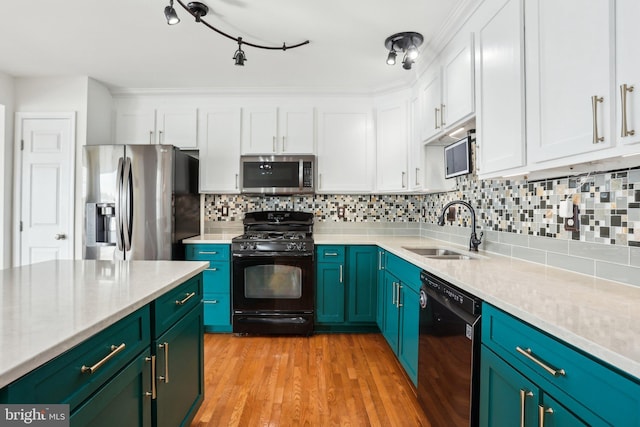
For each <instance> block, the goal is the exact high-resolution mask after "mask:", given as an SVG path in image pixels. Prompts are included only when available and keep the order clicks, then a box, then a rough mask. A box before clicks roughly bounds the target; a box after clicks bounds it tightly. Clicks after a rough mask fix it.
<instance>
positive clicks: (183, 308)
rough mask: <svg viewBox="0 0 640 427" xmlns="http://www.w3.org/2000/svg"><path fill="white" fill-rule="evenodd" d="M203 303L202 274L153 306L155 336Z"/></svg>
mask: <svg viewBox="0 0 640 427" xmlns="http://www.w3.org/2000/svg"><path fill="white" fill-rule="evenodd" d="M201 301H202V273H200V274H198V275H196V276H194V277H192V278H191V279H189V280H187V281H186V282H184V283H183V284H182V285H180V286H178V287H177V288H175V289H173V290H171V291H169V292H167V293H166V294H164V295H162V296H161V297H159V298H158V299H156V300H155V301H154V303H153V305H152V308H153V316H154V319H155V323H154V330H153V336H154V337H158V336H159V335H161V334H162V333H164V332H165V331H166V330H167V329H169V328H170V327H171V325H173V324H174V323H175V322H177V321H178V320H179V319H180V318H181V317H182V316H184V315H185V314H187V313H188V312H189V310H191V309H192V308H193V307H195V306H197V305H198V304H200V302H201Z"/></svg>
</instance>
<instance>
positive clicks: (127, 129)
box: [114, 107, 198, 149]
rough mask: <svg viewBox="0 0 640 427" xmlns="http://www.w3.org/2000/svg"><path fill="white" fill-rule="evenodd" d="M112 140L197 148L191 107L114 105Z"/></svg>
mask: <svg viewBox="0 0 640 427" xmlns="http://www.w3.org/2000/svg"><path fill="white" fill-rule="evenodd" d="M115 135H116V139H115V141H114V142H115V143H116V144H171V145H175V146H177V147H179V148H182V149H197V148H198V109H197V108H195V107H158V108H155V107H135V108H126V107H124V108H122V109H118V111H117V113H116V132H115Z"/></svg>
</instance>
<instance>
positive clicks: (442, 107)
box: [440, 104, 446, 128]
mask: <svg viewBox="0 0 640 427" xmlns="http://www.w3.org/2000/svg"><path fill="white" fill-rule="evenodd" d="M444 125H446V123H445V122H444V104H440V127H442V128H444Z"/></svg>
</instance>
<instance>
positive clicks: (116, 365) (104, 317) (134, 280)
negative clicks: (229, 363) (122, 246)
mask: <svg viewBox="0 0 640 427" xmlns="http://www.w3.org/2000/svg"><path fill="white" fill-rule="evenodd" d="M124 263H126V264H124ZM152 263H157V264H155V265H154V264H152ZM206 266H207V263H203V262H169V261H141V262H132V261H128V262H123V263H120V262H115V263H107V262H102V261H67V262H65V261H58V262H51V263H43V264H41V265H37V264H36V265H33V266H26V267H21V268H20V269H11V270H21V271H19V272H13V273H11V270H5V271H3V277H2V288H1V289H2V293H3V297H6V298H4V299H3V303H4V304H7V303H11V302H13V303H14V305H12V307H3V308H4V309H6V310H3V314H2V316H3V321H7V322H9V323H11V322H15V320H16V319H15V318H14V319H8V318H7V317H8V316H9V315H10V314H13V315H15V316H18V317H20V316H27V315H28V314H31V316H30V317H31V320H29V319H23V320H24V323H23V325H22V329H21V332H22V334H23V336H30V335H31V336H33V335H37V334H39V333H41V334H45V333H46V331H47V329H50V330H51V331H50V334H49V335H52V337H51V338H50V339H46V340H45V339H44V336H41V338H42V340H43V341H44V346H49V347H48V348H44V349H43V346H38V345H35V346H31V348H29V347H28V346H25V345H23V344H21V343H20V342H18V340H19V337H18V338H16V340H15V342H14V344H15V345H16V346H18V347H20V346H22V349H21V351H22V355H21V356H19V357H18V359H17V360H15V361H14V364H13V366H12V367H10V366H7V365H8V363H7V361H6V360H4V359H3V361H2V368H3V369H2V371H0V373H1V374H2V377H1V378H2V380H3V382H2V383H0V385H1V386H2V387H3V388H2V389H0V402H1V403H14V404H24V405H27V406H28V405H35V404H68V405H69V414H70V424H71V425H72V426H92V427H93V426H100V425H105V426H107V425H109V426H112V425H118V426H152V425H153V426H161V427H162V426H172V427H173V426H181V425H189V423H190V422H191V419H192V418H193V416H195V413H196V411H197V410H198V408H199V406H200V404H201V403H202V399H203V390H204V381H203V378H204V360H203V357H204V342H203V316H204V313H203V303H202V298H203V287H202V282H203V278H202V273H201V271H202V270H204V268H206ZM56 270H57V273H58V276H57V278H58V279H59V280H56V279H54V280H49V283H46V284H48V285H49V286H50V289H49V290H47V289H46V287H45V285H44V284H42V283H40V282H39V281H38V282H37V283H36V282H34V283H25V279H24V278H25V277H31V278H37V277H41V278H43V279H44V278H46V277H47V272H48V274H49V277H55V276H53V275H52V274H53V272H55V271H56ZM27 271H28V272H29V273H31V274H30V275H29V276H25V274H24V273H25V272H27ZM61 272H62V273H61ZM87 272H90V273H91V277H90V278H89V277H86V274H85V273H87ZM115 272H117V273H116V274H114V273H115ZM81 273H82V274H81ZM82 276H85V279H86V280H84V281H83V280H82V279H81V277H82ZM52 281H53V282H54V283H51V282H52ZM45 282H46V280H45ZM54 288H57V289H56V290H55V291H52V290H51V289H54ZM18 289H19V290H20V291H27V290H28V291H34V290H41V291H42V293H43V298H44V299H45V300H46V299H47V295H46V293H47V292H56V293H57V294H58V296H59V300H63V301H56V300H54V301H51V304H50V310H51V312H52V313H55V314H57V315H59V316H58V317H59V320H60V322H57V323H56V322H52V323H51V324H50V325H46V324H45V323H43V321H44V320H46V319H49V318H52V317H53V316H51V313H46V312H44V313H39V312H37V311H34V307H33V305H36V306H38V305H39V303H37V302H36V303H34V302H33V298H31V297H29V298H24V296H25V295H28V294H29V293H27V294H24V293H23V292H18V294H20V293H22V294H23V295H22V296H20V295H17V294H16V291H17V290H18ZM73 292H75V295H74V294H73ZM31 295H37V292H36V293H32V294H31ZM66 297H68V299H67V298H66ZM107 297H110V298H109V299H107ZM101 303H102V304H101ZM15 304H17V305H15ZM29 305H31V307H29ZM88 305H91V306H93V307H94V308H93V310H88V309H87V306H88ZM101 305H102V307H101ZM132 309H133V310H134V311H133V312H132V313H130V314H126V315H124V317H123V312H127V311H131V310H132ZM3 324H5V323H3ZM58 329H59V330H58ZM38 331H42V332H38ZM7 334H8V333H7V331H6V330H3V339H4V338H6V339H7V341H3V342H8V343H11V337H8V336H5V335H7ZM69 334H71V335H69ZM85 336H86V338H84V337H85ZM63 337H67V338H66V339H65V338H63ZM69 337H71V338H69ZM78 337H80V338H78ZM56 338H59V339H60V341H59V342H58V344H57V345H55V344H53V343H54V342H55V340H56ZM78 339H79V340H80V342H77V343H75V341H77V340H78ZM69 343H73V345H70V346H69ZM52 344H53V345H52ZM65 348H68V349H67V350H66V351H65V350H64V349H65ZM39 357H44V358H47V360H45V361H43V362H42V363H39V362H37V360H38V358H39ZM34 365H37V366H34ZM31 367H32V369H30V368H31ZM27 369H28V372H26V373H25V374H23V375H20V374H19V373H20V372H21V371H23V370H27Z"/></svg>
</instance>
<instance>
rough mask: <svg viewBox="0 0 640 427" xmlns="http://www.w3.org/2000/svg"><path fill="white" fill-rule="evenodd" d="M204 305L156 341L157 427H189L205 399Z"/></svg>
mask: <svg viewBox="0 0 640 427" xmlns="http://www.w3.org/2000/svg"><path fill="white" fill-rule="evenodd" d="M202 318H203V310H202V304H199V305H198V306H197V307H195V308H193V309H192V310H191V311H190V312H189V313H188V314H186V315H185V316H184V317H183V318H182V319H181V320H179V321H178V322H177V323H176V324H175V325H173V326H172V327H171V328H170V329H169V330H168V331H166V332H165V333H163V334H162V335H160V336H159V337H157V338H156V339H155V341H154V351H155V360H156V372H155V373H156V384H155V390H156V399H154V421H155V422H154V425H155V426H157V427H174V426H180V425H189V421H190V420H191V419H193V417H194V416H195V413H196V411H197V410H198V407H199V406H200V404H201V403H202V399H203V396H204V393H203V391H204V383H203V377H204V375H203V373H204V356H203V355H204V341H203V333H204V331H203V319H202Z"/></svg>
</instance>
